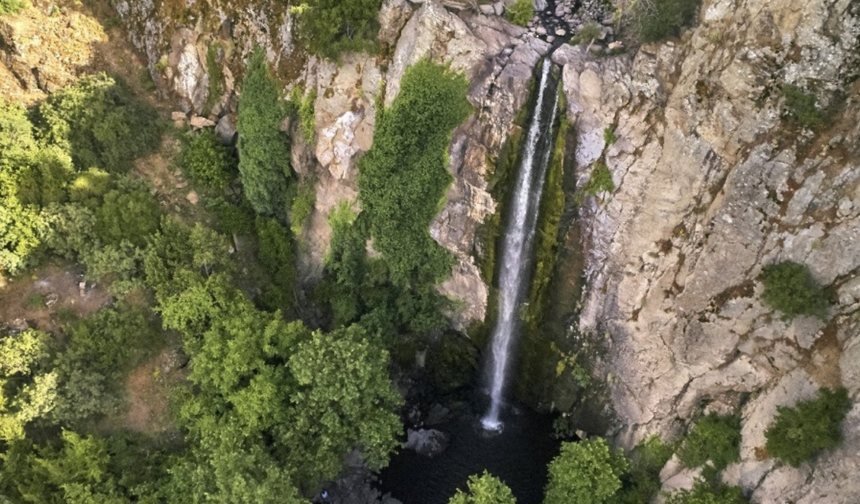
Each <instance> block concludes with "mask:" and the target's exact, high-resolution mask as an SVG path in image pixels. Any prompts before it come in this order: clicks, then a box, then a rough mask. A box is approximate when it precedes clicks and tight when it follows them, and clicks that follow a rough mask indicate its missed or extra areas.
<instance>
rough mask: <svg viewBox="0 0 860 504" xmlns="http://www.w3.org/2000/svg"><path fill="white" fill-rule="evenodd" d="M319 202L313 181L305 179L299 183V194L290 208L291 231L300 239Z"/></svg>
mask: <svg viewBox="0 0 860 504" xmlns="http://www.w3.org/2000/svg"><path fill="white" fill-rule="evenodd" d="M316 201H317V193H316V191H315V187H314V181H313V180H312V179H305V180H302V181H301V182H300V183H299V186H298V192H297V194H296V197H295V198H294V199H293V204H292V205H291V207H290V230H291V231H292V232H293V235H295V236H296V238H298V237H299V236H301V234H302V231H303V230H304V228H305V223H307V221H308V218H309V217H310V216H311V214H312V213H313V211H314V204H316Z"/></svg>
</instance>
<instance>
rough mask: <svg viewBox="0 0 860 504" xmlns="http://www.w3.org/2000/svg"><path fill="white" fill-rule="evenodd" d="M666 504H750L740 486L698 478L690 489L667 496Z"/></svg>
mask: <svg viewBox="0 0 860 504" xmlns="http://www.w3.org/2000/svg"><path fill="white" fill-rule="evenodd" d="M666 504H749V500H747V499H746V498H745V497H744V494H743V492H742V491H741V489H740V488H739V487H733V486H727V485H723V484H721V483H719V482H713V481H707V480H705V479H699V480H696V482H695V483H693V488H692V489H690V490H686V489H683V490H678V491H677V492H674V493H672V494H671V495H669V496H668V497H667V498H666Z"/></svg>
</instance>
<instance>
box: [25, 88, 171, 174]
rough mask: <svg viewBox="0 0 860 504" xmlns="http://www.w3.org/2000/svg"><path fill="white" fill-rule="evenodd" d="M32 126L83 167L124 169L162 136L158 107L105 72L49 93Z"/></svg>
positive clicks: (117, 170)
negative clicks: (146, 101)
mask: <svg viewBox="0 0 860 504" xmlns="http://www.w3.org/2000/svg"><path fill="white" fill-rule="evenodd" d="M36 125H37V128H38V132H39V136H40V137H42V139H44V140H45V141H46V142H47V143H51V144H54V145H57V146H58V147H60V148H61V149H63V150H64V151H66V152H68V153H69V154H71V156H72V160H73V161H74V164H75V166H76V167H77V168H78V169H81V170H84V169H87V168H90V167H96V168H104V169H106V170H107V171H109V172H112V173H119V172H124V171H127V170H128V169H129V168H130V167H131V161H132V160H134V159H135V158H137V157H139V156H141V155H143V154H146V153H148V152H150V151H151V150H153V149H155V148H156V147H157V146H158V142H159V140H160V138H161V126H160V124H159V123H158V115H157V113H156V111H155V110H154V109H153V108H152V107H150V106H149V105H147V104H146V103H145V102H144V101H143V100H140V99H138V98H137V97H135V96H133V95H132V93H131V90H130V89H129V88H128V86H126V85H125V84H124V83H123V82H121V81H117V80H115V79H114V78H112V77H108V76H107V75H104V74H100V75H94V76H89V77H84V78H82V79H80V80H78V81H77V82H75V83H74V84H72V85H71V86H69V87H67V88H64V89H62V90H60V91H57V92H56V93H53V94H51V96H50V97H49V98H48V99H47V100H46V101H45V102H44V103H43V104H42V105H41V106H40V107H39V109H38V114H37V121H36Z"/></svg>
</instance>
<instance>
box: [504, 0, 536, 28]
mask: <svg viewBox="0 0 860 504" xmlns="http://www.w3.org/2000/svg"><path fill="white" fill-rule="evenodd" d="M534 15H535V7H534V0H517V1H516V2H514V4H513V5H511V6H509V7H508V8H507V9H505V17H506V18H508V21H510V22H511V23H513V24H515V25H518V26H526V25H528V24H529V21H531V20H532V18H533V17H534Z"/></svg>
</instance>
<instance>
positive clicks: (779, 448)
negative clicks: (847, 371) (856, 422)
mask: <svg viewBox="0 0 860 504" xmlns="http://www.w3.org/2000/svg"><path fill="white" fill-rule="evenodd" d="M850 409H851V400H850V399H849V398H848V391H847V390H846V389H844V388H839V389H836V390H830V389H826V388H825V389H821V391H819V394H818V397H816V398H815V399H811V400H809V401H801V402H799V403H797V405H796V406H794V407H793V408H788V407H785V406H779V407H778V408H777V414H776V418H775V420H774V423H773V425H771V426H770V427H768V428H767V430H766V431H765V433H764V434H765V437H766V438H767V444H766V445H765V447H766V448H767V452H768V454H769V455H770V456H772V457H776V458H778V459H779V460H781V461H783V462H787V463H789V464H791V465H793V466H795V467H797V466H799V465H801V464H802V463H804V462H807V461H809V460H812V459H813V458H815V456H816V455H818V454H819V453H821V452H823V451H825V450H829V449H831V448H835V447H836V446H838V445H839V443H841V442H842V430H841V424H842V420H843V419H844V418H845V415H846V414H847V413H848V410H850Z"/></svg>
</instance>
